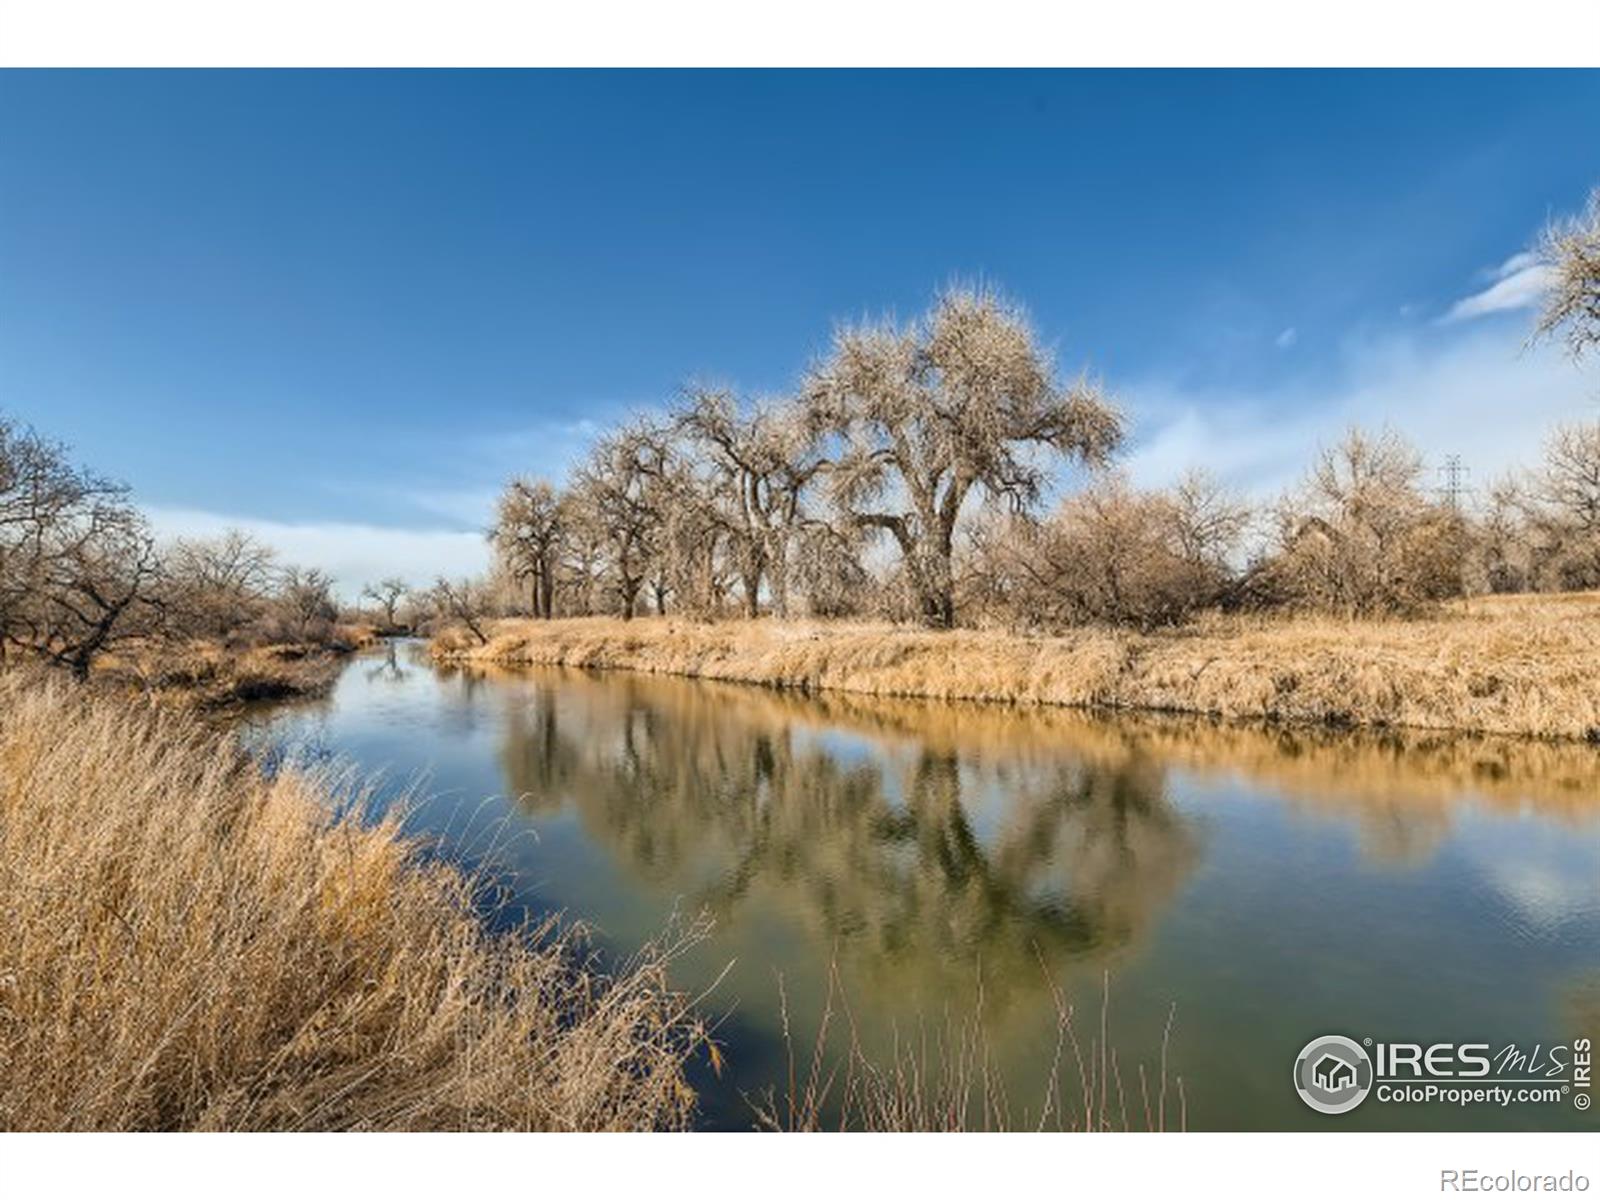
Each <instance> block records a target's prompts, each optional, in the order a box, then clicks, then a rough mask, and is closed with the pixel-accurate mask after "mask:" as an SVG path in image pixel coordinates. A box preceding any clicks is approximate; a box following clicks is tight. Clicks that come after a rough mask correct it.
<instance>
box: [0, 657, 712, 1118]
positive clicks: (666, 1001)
mask: <svg viewBox="0 0 1600 1200" xmlns="http://www.w3.org/2000/svg"><path fill="white" fill-rule="evenodd" d="M359 801H360V795H359V792H357V791H355V790H353V789H351V788H350V787H349V786H348V785H347V784H342V783H341V782H340V781H339V780H338V779H337V778H336V777H330V776H327V775H319V774H317V773H314V772H312V773H308V772H306V771H302V770H295V769H291V770H285V771H281V772H278V773H276V774H273V775H271V776H270V777H269V776H268V775H266V774H263V772H262V771H261V770H260V769H259V768H258V767H257V765H256V764H255V763H254V762H252V761H251V760H250V759H249V758H248V757H246V756H245V755H244V754H243V753H242V752H241V751H240V750H239V749H238V748H237V746H236V745H235V743H234V742H233V741H232V740H231V739H229V738H228V737H227V736H226V735H225V734H222V733H219V732H216V731H214V730H210V729H208V728H206V727H204V726H203V725H201V724H200V723H198V722H197V721H196V720H194V719H193V718H191V717H188V716H186V715H184V714H182V713H178V712H174V711H170V710H166V711H162V710H159V709H157V708H156V707H155V706H152V705H149V704H132V705H129V704H121V705H118V704H115V703H113V702H111V701H109V700H107V699H106V698H104V697H96V696H94V695H92V694H89V693H87V692H85V691H83V690H81V689H70V688H68V687H65V686H63V685H61V684H59V683H56V682H51V681H45V680H35V679H25V678H18V677H17V676H15V675H13V676H10V677H4V678H0V1128H4V1129H10V1130H16V1129H43V1130H74V1129H112V1130H145V1129H156V1130H177V1129H244V1130H254V1129H293V1130H301V1129H308V1130H331V1129H557V1130H568V1129H570V1130H589V1129H658V1128H669V1129H671V1128H681V1127H684V1126H686V1125H687V1124H688V1123H689V1122H690V1120H691V1118H692V1115H693V1112H694V1107H695V1100H694V1096H693V1094H692V1092H691V1091H690V1089H689V1087H688V1085H687V1083H686V1082H685V1074H684V1068H685V1065H686V1062H687V1061H688V1059H689V1058H690V1057H691V1056H692V1055H693V1054H695V1053H696V1052H697V1051H698V1049H699V1048H700V1047H701V1046H702V1045H703V1044H704V1033H703V1030H702V1027H701V1025H700V1023H699V1021H698V1019H697V1018H696V1017H695V1016H694V1014H693V1013H692V1011H691V1007H690V1005H689V1004H688V1002H687V1001H686V1000H685V999H684V998H683V997H682V996H680V995H678V994H677V993H675V992H674V991H672V990H671V988H670V987H669V986H668V984H667V980H666V973H665V967H666V963H667V961H668V959H669V958H670V957H671V955H672V954H673V953H674V952H675V951H676V950H677V949H680V948H681V947H682V945H683V944H684V942H685V940H687V939H692V938H694V937H695V936H697V932H698V931H697V930H695V929H693V928H688V929H684V930H680V931H679V932H678V934H677V935H675V940H673V941H671V942H670V943H668V944H664V945H660V946H657V947H654V948H652V949H650V950H648V951H646V952H644V953H642V954H641V955H639V956H637V957H636V958H635V959H633V960H631V961H629V962H627V963H625V964H622V966H621V967H620V968H618V969H616V970H615V971H612V972H607V971H604V970H603V969H602V968H601V967H600V966H599V964H598V963H597V961H596V960H595V958H594V957H593V956H592V955H590V954H588V953H586V952H585V950H584V949H583V946H582V943H581V940H579V939H578V938H577V937H576V936H575V935H574V934H573V933H572V932H571V931H570V930H567V929H564V928H563V927H560V926H557V925H555V924H544V925H540V926H538V927H536V928H522V929H518V930H516V931H513V932H511V933H499V934H497V933H491V932H489V931H488V929H487V927H486V926H485V924H484V923H483V921H482V920H481V919H480V918H479V914H478V912H477V911H476V910H475V907H474V905H475V902H476V901H479V900H481V898H482V896H481V890H480V887H479V885H478V884H477V883H476V882H475V881H473V880H471V879H469V878H467V877H466V876H464V875H463V874H462V873H461V872H460V871H458V870H457V869H455V868H453V867H451V866H449V865H447V864H444V863H441V862H438V861H434V860H432V859H430V858H428V857H427V856H426V855H425V854H424V853H423V852H422V849H421V848H420V847H419V846H418V845H417V844H416V843H414V842H412V841H410V840H408V839H407V838H406V837H404V836H403V835H402V833H401V830H400V828H399V825H398V823H397V819H396V818H394V817H387V818H384V819H381V820H378V821H376V822H364V821H363V820H362V819H361V818H360V817H359V816H358V815H357V810H358V809H359V807H360V804H359Z"/></svg>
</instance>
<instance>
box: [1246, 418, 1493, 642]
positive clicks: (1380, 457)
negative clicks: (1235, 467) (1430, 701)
mask: <svg viewBox="0 0 1600 1200" xmlns="http://www.w3.org/2000/svg"><path fill="white" fill-rule="evenodd" d="M1421 477H1422V460H1421V459H1420V458H1419V457H1418V455H1417V453H1416V451H1415V450H1414V449H1413V448H1412V447H1411V446H1410V445H1409V444H1408V443H1406V442H1405V440H1404V439H1402V438H1401V437H1400V436H1399V435H1398V434H1395V433H1393V432H1392V431H1388V430H1385V431H1384V432H1382V433H1380V434H1377V435H1372V434H1368V433H1365V432H1363V431H1361V430H1359V429H1351V430H1350V432H1349V433H1348V434H1347V435H1346V436H1345V438H1344V440H1342V441H1341V442H1339V443H1338V444H1337V445H1336V446H1331V447H1325V448H1324V449H1322V450H1321V451H1320V452H1319V454H1318V456H1317V459H1316V462H1315V464H1314V465H1313V466H1312V469H1311V471H1310V473H1309V475H1308V476H1307V478H1306V481H1305V483H1304V484H1303V485H1302V486H1301V488H1300V489H1299V490H1298V491H1296V492H1294V493H1291V494H1290V495H1289V496H1286V497H1285V498H1284V499H1283V500H1282V501H1281V502H1280V504H1279V506H1278V512H1277V522H1278V542H1279V549H1278V553H1277V555H1276V557H1275V558H1274V559H1273V560H1272V562H1271V564H1270V568H1269V569H1270V571H1271V573H1272V574H1273V576H1274V577H1275V578H1276V580H1277V581H1278V583H1279V585H1280V586H1281V587H1282V588H1283V589H1284V591H1285V592H1286V594H1287V596H1288V598H1290V599H1291V600H1293V601H1294V602H1296V603H1300V604H1303V605H1306V606H1310V607H1315V608H1321V609H1324V610H1327V611H1331V612H1337V613H1341V614H1345V615H1350V616H1356V615H1367V614H1372V613H1380V612H1385V611H1402V610H1405V609H1408V608H1414V607H1416V606H1417V605H1419V604H1421V603H1424V602H1426V601H1428V600H1434V599H1439V598H1442V597H1445V596H1449V595H1455V594H1458V593H1459V592H1460V590H1461V583H1462V577H1461V553H1462V547H1461V544H1460V541H1459V534H1460V531H1461V523H1460V521H1459V519H1458V517H1457V516H1456V515H1455V514H1452V513H1449V512H1447V511H1445V510H1444V509H1442V508H1441V507H1440V506H1438V505H1434V504H1431V503H1430V502H1429V501H1428V499H1427V497H1426V496H1425V495H1424V493H1423V491H1422V488H1421Z"/></svg>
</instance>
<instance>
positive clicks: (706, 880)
mask: <svg viewBox="0 0 1600 1200" xmlns="http://www.w3.org/2000/svg"><path fill="white" fill-rule="evenodd" d="M258 727H259V729H260V731H261V732H262V733H263V734H264V736H266V737H267V738H269V739H271V740H272V741H274V742H289V743H293V744H295V745H296V746H300V747H303V748H304V749H305V750H306V751H307V752H310V753H314V754H330V755H333V756H336V757H338V758H340V759H343V760H346V761H349V762H351V763H353V764H355V765H356V766H357V767H359V768H360V769H361V770H362V771H364V772H368V773H370V772H380V773H381V779H382V787H381V789H380V796H381V797H383V798H391V797H394V796H398V795H401V794H403V793H407V792H409V794H410V797H411V799H410V803H411V804H412V805H413V814H412V817H411V820H412V822H413V824H414V826H415V827H416V828H417V829H419V830H423V831H426V832H428V833H430V834H433V835H436V836H437V837H438V838H439V840H440V844H441V845H442V846H443V847H444V849H445V851H446V852H448V853H451V854H454V855H457V856H459V857H461V858H463V859H467V860H470V861H472V862H474V863H476V864H481V863H488V864H491V865H492V866H493V867H494V868H496V869H497V870H498V871H500V872H502V873H503V875H504V877H505V878H506V879H507V880H509V881H510V883H511V885H512V886H513V887H514V888H515V891H516V894H517V896H518V897H519V899H520V900H521V902H522V903H524V904H525V905H527V906H529V907H530V908H532V909H534V910H536V911H547V910H557V909H559V910H565V911H567V912H569V913H571V914H573V915H577V916H581V917H583V918H584V919H585V920H586V921H588V922H590V923H592V924H593V925H594V926H595V927H596V928H597V929H598V932H599V935H600V940H601V941H602V944H603V945H604V946H605V947H607V948H609V949H612V950H615V951H622V952H625V951H627V950H629V949H632V948H634V947H636V946H638V945H639V944H640V943H641V942H643V941H645V940H647V939H650V938H651V937H653V936H655V935H657V934H658V933H659V932H660V931H661V930H662V928H663V926H664V924H665V923H666V922H667V921H668V920H669V918H670V917H671V915H672V914H673V913H674V912H678V913H695V912H700V911H702V910H704V911H708V912H709V913H711V914H712V915H713V917H714V919H715V931H714V933H713V935H712V937H711V938H710V940H709V941H708V942H706V943H704V944H702V945H701V946H699V947H697V948H696V949H695V950H694V951H693V952H692V953H691V954H689V955H688V956H687V957H686V958H685V959H683V960H682V961H680V962H679V963H678V964H677V966H676V968H675V977H676V982H677V983H678V984H679V985H680V986H682V987H684V988H686V989H690V990H698V989H699V988H702V987H704V986H706V985H708V984H710V983H711V982H712V981H713V980H714V979H715V978H716V977H717V976H718V975H719V974H721V973H722V972H723V970H724V969H725V968H727V966H728V964H729V963H730V962H731V963H732V964H733V966H732V969H731V970H730V971H729V972H728V974H727V975H726V977H725V978H724V979H723V980H722V982H721V984H720V985H719V986H718V987H717V989H716V990H715V992H714V993H713V994H712V996H711V998H710V999H709V1000H708V1001H707V1004H706V1007H707V1008H708V1009H709V1010H710V1011H712V1012H713V1013H717V1014H726V1016H725V1019H724V1021H723V1024H722V1026H721V1035H722V1037H723V1039H724V1041H725V1044H726V1047H727V1059H728V1065H727V1070H726V1075H725V1077H724V1079H723V1081H722V1084H721V1085H719V1086H717V1087H714V1088H713V1087H707V1088H705V1089H704V1091H705V1094H706V1097H707V1101H706V1107H707V1111H706V1118H705V1119H706V1122H707V1123H708V1124H711V1125H729V1126H735V1127H738V1126H748V1125H749V1124H750V1114H749V1109H748V1108H747V1107H746V1106H745V1103H744V1101H743V1100H742V1099H741V1098H740V1093H741V1091H743V1092H747V1093H752V1094H754V1093H757V1092H759V1091H761V1090H763V1089H765V1088H766V1087H767V1086H769V1085H771V1084H774V1083H777V1082H779V1081H781V1080H782V1078H783V1077H784V1074H785V1071H786V1066H785V1061H786V1060H785V1050H784V1043H783V1040H782V1037H781V1026H780V1015H779V1002H778V996H779V988H778V980H779V979H780V978H781V980H782V982H783V988H784V990H785V992H786V993H787V997H788V1007H789V1014H790V1020H791V1023H792V1024H793V1026H794V1027H795V1029H796V1032H797V1041H798V1042H799V1043H800V1044H801V1048H802V1050H803V1051H808V1050H809V1045H810V1039H811V1035H812V1032H813V1031H814V1029H815V1027H816V1022H817V1019H818V1015H819V1013H820V1012H821V1010H822V1007H823V1000H824V996H825V994H826V990H827V982H828V975H829V967H830V963H832V964H836V965H837V972H838V978H839V980H840V981H841V983H842V986H843V990H844V993H845V995H846V997H847V999H848V1002H849V1006H850V1010H851V1014H852V1016H853V1019H854V1021H855V1023H856V1026H857V1028H858V1031H859V1036H860V1037H861V1038H862V1039H863V1041H864V1042H865V1043H867V1044H868V1045H869V1046H874V1047H880V1048H881V1047H883V1046H885V1045H887V1044H889V1042H890V1040H891V1039H892V1038H893V1037H894V1036H895V1035H896V1033H897V1032H898V1033H899V1034H900V1036H902V1037H904V1036H906V1035H907V1033H908V1031H915V1030H916V1029H918V1028H919V1025H918V1023H919V1021H922V1022H924V1027H926V1024H927V1022H928V1021H929V1019H930V1018H932V1019H933V1020H935V1021H939V1020H942V1019H943V1016H944V1014H946V1013H963V1012H967V1011H970V1010H971V1007H972V1005H973V1004H974V1003H975V1001H976V997H977V996H978V994H979V986H978V984H979V980H980V979H981V981H982V989H981V992H982V1020H983V1022H984V1025H985V1027H986V1029H987V1031H988V1035H989V1039H990V1043H991V1045H992V1047H993V1049H994V1053H995V1055H996V1058H997V1060H998V1062H999V1064H1000V1067H1001V1070H1002V1071H1003V1075H1004V1079H1005V1081H1006V1085H1007V1092H1008V1094H1009V1096H1010V1101H1011V1108H1012V1110H1013V1113H1014V1115H1017V1116H1020V1115H1021V1114H1022V1113H1023V1112H1024V1111H1029V1112H1036V1111H1037V1108H1038V1099H1037V1098H1038V1097H1041V1096H1042V1094H1043V1092H1042V1086H1043V1080H1044V1075H1045V1072H1046V1070H1047V1068H1048V1060H1049V1058H1050V1056H1051V1053H1052V1049H1053V1046H1054V1008H1053V1006H1052V1001H1051V995H1052V988H1054V989H1059V991H1060V992H1061V993H1062V994H1064V995H1065V996H1066V997H1067V998H1068V999H1069V1000H1070V1001H1071V1002H1072V1003H1073V1004H1074V1005H1075V1009H1076V1012H1077V1025H1078V1028H1079V1030H1080V1033H1081V1034H1082V1035H1083V1037H1084V1040H1085V1042H1087V1041H1088V1040H1089V1039H1090V1038H1092V1037H1094V1036H1096V1035H1097V1034H1098V1026H1099V1022H1100V1016H1101V1009H1102V1001H1101V995H1102V989H1103V988H1104V987H1105V981H1106V980H1107V978H1109V980H1110V985H1109V986H1110V1004H1109V1006H1108V1007H1107V1010H1106V1012H1107V1023H1108V1029H1109V1042H1110V1044H1111V1046H1113V1047H1114V1048H1115V1051H1116V1054H1117V1060H1118V1065H1119V1073H1120V1074H1121V1075H1122V1077H1123V1079H1124V1084H1125V1094H1129V1099H1128V1108H1129V1109H1130V1111H1131V1113H1132V1114H1135V1115H1133V1117H1132V1123H1133V1124H1135V1125H1140V1124H1142V1123H1143V1119H1142V1101H1140V1100H1139V1099H1138V1098H1137V1084H1136V1083H1135V1080H1136V1077H1137V1070H1138V1067H1139V1065H1141V1064H1142V1065H1143V1066H1144V1067H1145V1069H1146V1071H1147V1073H1148V1074H1147V1077H1148V1078H1151V1079H1153V1078H1154V1075H1155V1073H1156V1072H1157V1070H1158V1068H1159V1063H1160V1059H1161V1053H1162V1042H1163V1031H1164V1029H1165V1027H1166V1024H1167V1021H1168V1019H1169V1016H1171V1017H1172V1032H1171V1040H1170V1048H1169V1052H1168V1074H1169V1077H1170V1079H1171V1082H1170V1084H1169V1088H1170V1089H1171V1090H1170V1093H1169V1114H1172V1113H1175V1112H1176V1108H1177V1105H1178V1103H1179V1100H1178V1094H1177V1078H1178V1077H1179V1076H1181V1078H1182V1102H1183V1104H1184V1105H1185V1106H1186V1108H1187V1114H1188V1125H1189V1127H1190V1128H1221V1129H1295V1128H1444V1129H1460V1128H1583V1129H1594V1128H1596V1127H1597V1124H1596V1121H1595V1118H1594V1113H1593V1111H1592V1110H1591V1112H1590V1113H1587V1114H1585V1113H1580V1112H1578V1111H1576V1109H1575V1108H1574V1107H1573V1106H1572V1105H1569V1104H1561V1105H1556V1106H1546V1105H1538V1106H1533V1105H1526V1106H1519V1107H1513V1108H1509V1109H1498V1108H1487V1107H1471V1108H1466V1109H1461V1108H1452V1107H1446V1106H1443V1105H1414V1106H1408V1105H1395V1104H1379V1103H1376V1102H1375V1101H1374V1100H1372V1099H1369V1100H1368V1101H1367V1103H1365V1104H1364V1105H1363V1106H1362V1107H1361V1108H1359V1109H1358V1110H1356V1111H1355V1112H1353V1113H1351V1114H1348V1115H1346V1116H1342V1117H1324V1116H1319V1115H1318V1114H1315V1113H1313V1112H1311V1111H1310V1110H1309V1109H1306V1108H1305V1107H1303V1106H1302V1105H1301V1103H1300V1101H1299V1100H1298V1098H1297V1097H1296V1096H1295V1095H1294V1093H1293V1091H1292V1088H1291V1083H1290V1074H1291V1069H1292V1066H1293V1063H1294V1058H1295V1054H1296V1051H1298V1050H1299V1048H1300V1047H1301V1046H1302V1045H1303V1044H1304V1043H1305V1042H1306V1041H1307V1040H1309V1039H1310V1038H1311V1037H1312V1036H1314V1035H1317V1034H1322V1033H1330V1032H1339V1033H1345V1034H1348V1035H1350V1036H1353V1037H1356V1038H1358V1039H1359V1038H1361V1037H1365V1036H1370V1037H1374V1038H1376V1039H1378V1040H1386V1041H1416V1042H1422V1043H1431V1042H1437V1041H1487V1042H1491V1043H1493V1044H1495V1045H1497V1046H1498V1045H1499V1044H1502V1043H1507V1042H1513V1041H1515V1042H1519V1043H1523V1044H1525V1045H1528V1046H1531V1045H1532V1044H1535V1043H1539V1044H1543V1045H1545V1046H1549V1045H1551V1044H1552V1043H1557V1042H1569V1041H1570V1040H1571V1039H1573V1038H1575V1037H1578V1036H1588V1037H1590V1038H1596V1037H1600V751H1597V750H1595V749H1593V748H1589V747H1579V746H1569V747H1551V746H1538V745H1527V744H1520V743H1513V742H1495V741H1493V740H1460V739H1447V738H1435V739H1418V738H1409V739H1387V740H1385V739H1376V738H1370V737H1354V736H1350V735H1322V734H1305V733H1294V734H1291V733H1283V732H1268V731H1262V730H1254V729H1244V728H1236V727H1229V728H1219V727H1215V726H1210V725H1205V724H1200V723H1180V722H1157V721H1150V720H1136V719H1127V718H1117V719H1104V718H1093V717H1087V716H1084V715H1081V714H1074V713H1069V712H1064V711H1057V712H1051V711H1015V710H1007V709H1003V708H996V707H981V706H961V705H948V704H934V703H927V704H923V703H909V702H878V701H868V700H864V699H858V698H852V697H843V696H834V697H825V698H815V697H812V698H805V697H800V696H795V695H788V694H780V693H774V692H770V691H766V690H761V689H753V688H737V687H730V686H724V685H718V684H712V683H705V682H698V681H686V680H672V679H657V678H651V677H647V676H639V675H630V674H620V673H619V674H609V675H595V674H586V673H581V672H575V671H563V670H558V669H539V670H528V671H522V672H516V673H511V672H499V671H496V672H493V673H489V674H485V673H482V672H477V671H474V672H471V673H468V672H462V671H459V670H439V669H435V668H433V667H432V666H430V665H429V663H428V662H427V660H426V658H425V657H424V656H423V655H422V654H421V652H420V647H418V646H414V645H396V646H390V647H389V648H388V650H387V652H386V653H385V652H380V653H379V654H377V655H375V656H366V657H362V658H358V659H356V660H354V661H353V662H352V663H351V665H350V666H349V668H348V669H347V670H346V671H345V673H344V675H343V676H342V678H341V680H340V682H339V684H338V686H337V687H336V689H335V690H334V691H333V693H332V694H331V695H330V696H329V697H327V698H326V699H324V700H320V701H317V702H314V703H311V704H300V705H296V706H293V707H286V708H281V709H275V710H272V711H270V712H268V713H266V714H265V715H264V716H262V717H261V718H259V720H258ZM1071 1086H1072V1085H1071V1084H1070V1083H1069V1085H1068V1088H1067V1090H1068V1091H1070V1089H1071ZM1175 1123H1176V1118H1175V1116H1173V1115H1169V1118H1168V1124H1169V1125H1172V1124H1175Z"/></svg>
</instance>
